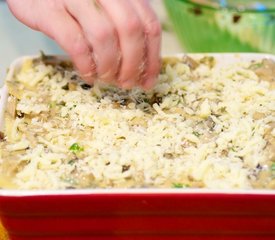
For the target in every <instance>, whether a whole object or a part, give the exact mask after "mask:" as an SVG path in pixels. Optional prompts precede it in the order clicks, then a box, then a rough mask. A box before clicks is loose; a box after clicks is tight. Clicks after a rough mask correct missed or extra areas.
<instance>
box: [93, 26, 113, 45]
mask: <svg viewBox="0 0 275 240" xmlns="http://www.w3.org/2000/svg"><path fill="white" fill-rule="evenodd" d="M114 35H115V30H114V29H113V28H112V27H104V28H101V29H98V30H97V31H96V32H95V35H94V38H95V41H97V42H98V43H99V44H102V43H103V42H106V41H110V39H113V38H114Z"/></svg>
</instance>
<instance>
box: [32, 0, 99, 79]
mask: <svg viewBox="0 0 275 240" xmlns="http://www.w3.org/2000/svg"><path fill="white" fill-rule="evenodd" d="M42 2H43V1H42ZM45 7H47V8H49V7H50V6H48V5H47V6H45ZM41 9H43V8H41ZM37 24H38V28H39V30H40V31H42V32H44V33H45V34H47V35H48V36H50V37H51V38H53V39H54V40H55V41H56V42H57V43H58V44H59V45H60V46H61V47H62V48H63V49H64V50H65V51H66V52H67V53H68V54H69V55H70V57H71V59H72V61H73V62H74V64H75V66H76V68H77V69H78V70H79V72H80V74H81V75H82V76H83V78H84V80H86V81H87V82H88V83H90V84H91V83H92V82H93V80H94V75H95V74H96V65H95V63H94V61H93V57H92V52H91V50H90V48H89V45H88V43H87V40H86V39H85V37H84V35H83V32H82V29H81V28H80V26H79V25H78V24H77V22H76V21H75V20H74V19H73V18H72V17H71V16H70V15H69V14H68V13H67V12H66V10H65V9H64V8H63V7H60V6H58V7H57V6H52V9H50V11H47V14H43V13H41V16H40V18H39V21H38V23H37Z"/></svg>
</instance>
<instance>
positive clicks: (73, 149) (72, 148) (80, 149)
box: [69, 143, 84, 154]
mask: <svg viewBox="0 0 275 240" xmlns="http://www.w3.org/2000/svg"><path fill="white" fill-rule="evenodd" d="M69 150H70V151H71V152H73V153H75V154H76V153H79V152H83V151H84V148H83V147H81V146H79V144H78V143H74V144H73V145H71V146H70V148H69Z"/></svg>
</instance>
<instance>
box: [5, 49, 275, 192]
mask: <svg viewBox="0 0 275 240" xmlns="http://www.w3.org/2000/svg"><path fill="white" fill-rule="evenodd" d="M185 55H187V56H191V57H192V56H194V57H197V58H199V57H202V56H213V57H218V58H220V59H222V58H228V57H230V58H232V60H233V59H240V60H241V59H244V60H247V61H248V60H257V59H263V58H269V59H273V60H274V61H275V55H273V54H269V53H177V54H171V55H164V56H163V57H183V56H185ZM51 56H53V57H55V58H57V59H60V60H68V57H67V56H64V55H51ZM37 57H39V56H38V55H30V56H22V57H19V58H17V59H15V60H14V61H13V62H12V64H11V65H10V68H9V72H8V74H7V77H6V79H5V81H7V80H10V79H11V78H12V77H13V74H14V72H15V70H16V68H17V67H18V66H19V64H21V63H22V61H24V60H26V59H34V58H37ZM7 97H8V93H7V86H6V84H5V83H4V85H3V87H2V88H0V131H1V130H2V129H1V128H3V124H1V122H2V121H3V115H4V111H5V105H6V102H7ZM155 194H157V195H171V194H172V195H192V194H194V195H259V196H275V191H274V190H268V189H267V190H265V189H256V190H255V189H207V188H192V189H191V188H181V189H175V188H131V189H129V188H128V189H127V188H106V189H101V188H96V189H64V190H14V189H0V197H23V196H25V197H26V196H58V195H66V196H76V195H82V196H83V195H87V196H88V195H155Z"/></svg>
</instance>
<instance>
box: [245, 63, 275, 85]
mask: <svg viewBox="0 0 275 240" xmlns="http://www.w3.org/2000/svg"><path fill="white" fill-rule="evenodd" d="M250 69H252V70H253V71H254V72H255V73H256V74H257V76H258V77H259V78H260V79H262V80H264V81H268V82H274V81H275V62H274V61H273V60H271V59H264V60H263V61H262V62H261V63H258V64H255V63H254V64H251V66H250Z"/></svg>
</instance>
